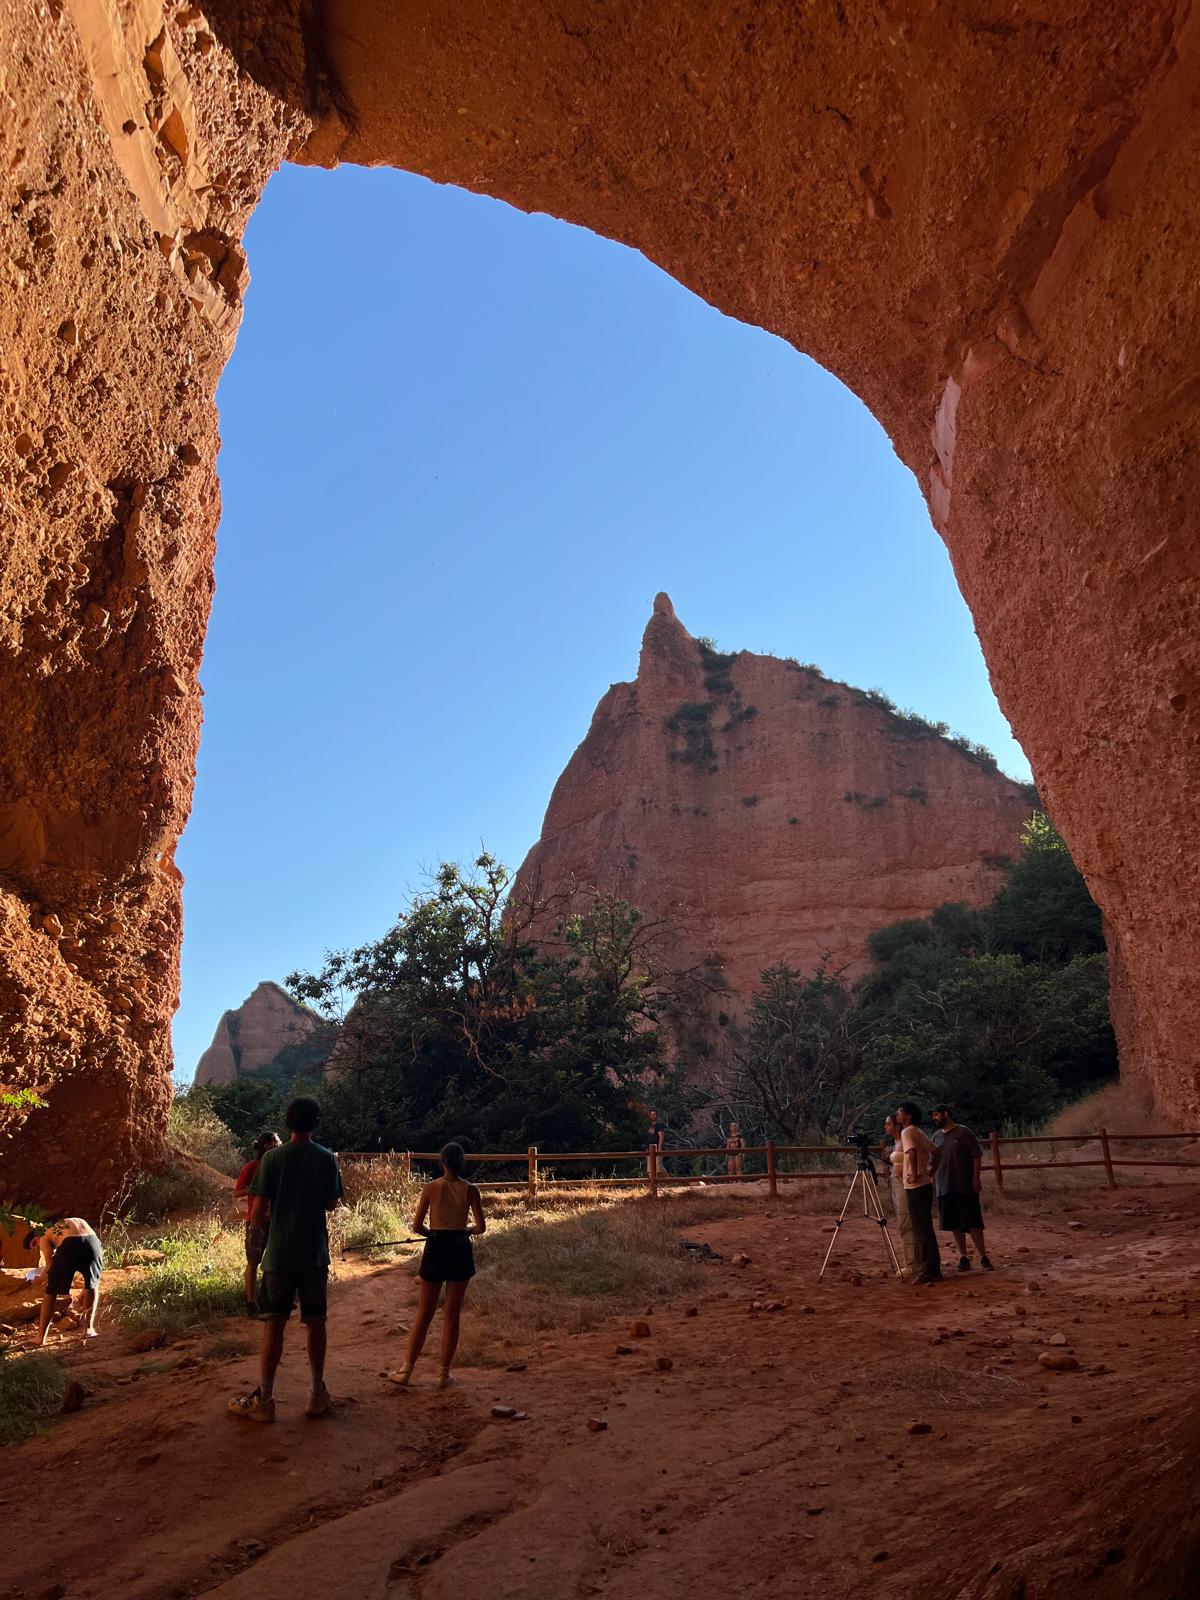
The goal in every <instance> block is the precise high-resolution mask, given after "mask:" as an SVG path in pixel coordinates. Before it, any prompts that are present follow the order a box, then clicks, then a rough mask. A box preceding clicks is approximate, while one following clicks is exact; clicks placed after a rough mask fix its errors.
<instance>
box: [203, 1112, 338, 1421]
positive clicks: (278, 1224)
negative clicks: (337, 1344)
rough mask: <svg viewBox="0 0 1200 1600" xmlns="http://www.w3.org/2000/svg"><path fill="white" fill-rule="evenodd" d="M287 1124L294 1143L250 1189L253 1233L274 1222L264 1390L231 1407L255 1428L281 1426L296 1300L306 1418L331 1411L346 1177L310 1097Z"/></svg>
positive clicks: (265, 1299) (263, 1167) (266, 1160)
mask: <svg viewBox="0 0 1200 1600" xmlns="http://www.w3.org/2000/svg"><path fill="white" fill-rule="evenodd" d="M283 1120H284V1122H285V1123H286V1124H287V1127H288V1129H289V1131H290V1133H291V1138H290V1140H289V1141H288V1143H287V1144H285V1145H280V1146H278V1147H277V1148H276V1149H274V1150H267V1151H266V1152H265V1153H264V1155H263V1157H262V1159H261V1160H260V1161H259V1164H258V1171H257V1172H256V1173H255V1174H254V1182H253V1183H252V1184H251V1185H250V1195H251V1207H250V1225H251V1227H261V1226H262V1225H263V1224H264V1222H266V1221H267V1217H268V1214H269V1217H270V1221H269V1223H268V1225H267V1227H268V1231H267V1248H266V1249H265V1250H264V1252H263V1258H262V1279H261V1281H260V1283H259V1286H258V1314H259V1317H260V1319H261V1321H262V1325H263V1334H262V1350H261V1353H260V1357H259V1381H258V1387H257V1388H256V1389H255V1390H253V1391H252V1392H251V1393H250V1394H244V1395H239V1396H238V1397H237V1398H236V1399H234V1400H231V1401H230V1402H229V1410H230V1412H231V1414H232V1415H233V1416H235V1417H245V1418H246V1420H247V1421H249V1422H274V1421H275V1374H276V1372H277V1371H278V1370H279V1363H280V1361H281V1360H282V1359H283V1335H284V1330H285V1329H286V1328H287V1324H288V1319H289V1318H290V1317H291V1314H292V1308H293V1306H294V1305H295V1304H296V1300H297V1299H299V1301H300V1321H301V1322H302V1323H303V1324H304V1329H305V1333H306V1334H307V1338H308V1367H309V1373H310V1376H311V1379H312V1382H311V1386H310V1388H309V1394H308V1402H307V1404H306V1405H305V1407H304V1415H305V1416H306V1417H321V1416H324V1414H325V1413H326V1412H327V1411H328V1410H329V1390H328V1389H327V1388H326V1387H325V1342H326V1341H325V1316H326V1309H327V1306H326V1302H327V1297H328V1286H329V1229H328V1226H327V1224H326V1220H325V1219H326V1214H327V1213H328V1212H330V1211H332V1210H333V1208H334V1206H336V1205H337V1203H338V1201H339V1200H340V1199H341V1197H342V1174H341V1170H340V1168H339V1167H338V1159H337V1157H336V1156H335V1155H334V1153H333V1151H332V1150H326V1148H325V1146H324V1145H320V1144H317V1143H316V1141H315V1140H314V1139H313V1134H314V1133H315V1132H316V1129H317V1125H318V1123H319V1122H320V1120H321V1108H320V1106H319V1105H318V1104H317V1102H316V1101H315V1100H310V1099H308V1098H307V1097H306V1096H301V1097H300V1098H299V1099H296V1100H293V1101H292V1102H291V1104H290V1105H289V1106H288V1108H287V1110H286V1111H285V1112H284V1114H283ZM268 1207H269V1208H270V1211H269V1213H268V1209H267V1208H268Z"/></svg>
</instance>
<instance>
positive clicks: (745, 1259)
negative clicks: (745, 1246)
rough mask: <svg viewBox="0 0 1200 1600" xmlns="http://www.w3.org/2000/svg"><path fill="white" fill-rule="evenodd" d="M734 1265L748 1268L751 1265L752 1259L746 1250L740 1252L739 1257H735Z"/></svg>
mask: <svg viewBox="0 0 1200 1600" xmlns="http://www.w3.org/2000/svg"><path fill="white" fill-rule="evenodd" d="M733 1265H734V1266H735V1267H748V1266H750V1265H751V1257H750V1256H748V1255H747V1254H746V1253H745V1251H744V1250H739V1251H738V1253H737V1255H735V1256H734V1257H733Z"/></svg>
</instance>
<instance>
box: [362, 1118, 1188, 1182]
mask: <svg viewBox="0 0 1200 1600" xmlns="http://www.w3.org/2000/svg"><path fill="white" fill-rule="evenodd" d="M1167 1139H1192V1140H1195V1139H1200V1133H1109V1131H1108V1129H1107V1128H1100V1129H1098V1130H1097V1131H1096V1132H1095V1133H1090V1134H1077V1133H1076V1134H1030V1135H1027V1136H1013V1137H1011V1138H1005V1137H1002V1136H1001V1135H1000V1134H998V1133H993V1134H991V1135H990V1136H989V1139H988V1148H989V1151H990V1156H991V1160H990V1166H991V1170H992V1173H993V1175H994V1177H995V1180H996V1187H997V1188H998V1189H1003V1187H1004V1174H1005V1173H1006V1172H1032V1171H1038V1170H1049V1171H1052V1172H1070V1171H1071V1170H1073V1169H1074V1168H1077V1167H1103V1168H1104V1176H1105V1181H1106V1183H1107V1184H1108V1187H1109V1188H1110V1189H1115V1188H1116V1187H1117V1177H1116V1168H1117V1167H1184V1168H1192V1169H1194V1170H1195V1171H1196V1172H1200V1160H1192V1161H1186V1160H1185V1161H1178V1160H1170V1159H1162V1158H1158V1157H1152V1156H1133V1157H1131V1158H1129V1159H1125V1160H1123V1159H1121V1157H1120V1156H1119V1155H1114V1154H1113V1151H1112V1147H1113V1145H1114V1144H1141V1143H1143V1142H1147V1141H1151V1140H1153V1141H1161V1140H1167ZM1093 1141H1094V1142H1097V1143H1099V1145H1100V1152H1101V1153H1100V1155H1099V1156H1096V1157H1084V1158H1083V1159H1082V1160H1079V1161H1022V1160H1015V1161H1005V1160H1004V1159H1003V1149H1004V1147H1005V1146H1011V1145H1043V1144H1049V1145H1055V1144H1081V1143H1091V1142H1093ZM729 1153H730V1152H728V1151H727V1150H726V1149H725V1148H724V1147H723V1146H722V1147H719V1148H713V1149H706V1150H684V1149H671V1150H666V1151H658V1150H656V1149H655V1148H654V1146H653V1145H651V1146H649V1147H648V1148H647V1149H645V1150H559V1151H553V1152H551V1151H543V1150H539V1149H538V1147H537V1145H532V1144H531V1145H530V1146H529V1148H528V1149H527V1150H523V1151H510V1152H508V1153H500V1154H497V1153H495V1152H491V1151H488V1152H483V1153H479V1154H476V1153H475V1152H474V1151H468V1152H467V1162H468V1165H470V1166H478V1165H480V1164H481V1163H482V1164H488V1163H490V1164H492V1165H503V1166H509V1167H517V1168H520V1169H522V1176H520V1177H515V1176H514V1177H501V1178H495V1179H491V1180H486V1179H485V1180H484V1181H482V1182H481V1183H480V1184H479V1185H478V1187H479V1188H481V1189H519V1188H524V1189H525V1190H526V1192H527V1193H528V1194H529V1196H530V1197H531V1198H532V1197H533V1196H535V1195H536V1194H537V1193H538V1190H539V1188H541V1189H546V1188H555V1189H563V1188H565V1189H569V1188H579V1187H584V1186H586V1187H589V1188H626V1189H637V1188H644V1189H645V1190H646V1192H647V1193H648V1194H650V1195H657V1194H658V1191H659V1189H660V1188H674V1187H675V1186H676V1185H681V1184H689V1183H702V1184H721V1183H765V1184H766V1186H767V1194H768V1196H769V1197H770V1198H772V1199H773V1198H774V1197H775V1196H776V1195H777V1194H778V1193H779V1185H780V1184H781V1183H795V1182H797V1181H800V1180H803V1179H806V1178H807V1179H814V1178H815V1179H825V1180H826V1181H828V1180H829V1179H830V1178H837V1177H839V1176H841V1175H842V1174H843V1173H844V1172H845V1168H844V1166H842V1165H841V1164H840V1161H839V1164H838V1165H836V1166H810V1167H807V1168H804V1169H801V1170H795V1169H794V1168H792V1169H789V1168H788V1167H787V1166H786V1165H785V1164H783V1163H785V1162H786V1161H787V1159H788V1158H791V1157H796V1156H800V1157H807V1158H811V1157H818V1158H823V1159H825V1160H829V1158H831V1157H834V1158H844V1157H846V1156H852V1155H854V1154H855V1151H854V1148H853V1147H852V1146H848V1145H837V1144H833V1145H831V1144H776V1143H775V1142H774V1141H773V1140H770V1139H768V1140H767V1142H766V1144H762V1145H750V1146H747V1147H746V1148H745V1149H744V1150H741V1151H738V1152H737V1154H738V1155H740V1156H742V1157H743V1158H745V1157H748V1156H762V1157H764V1158H765V1160H764V1164H763V1170H762V1171H761V1172H745V1173H734V1174H728V1173H725V1172H718V1173H708V1174H704V1173H680V1172H671V1171H669V1170H668V1167H667V1163H668V1162H672V1161H673V1162H684V1161H694V1160H711V1159H713V1158H714V1157H716V1158H718V1159H719V1160H721V1161H725V1160H726V1158H727V1157H728V1155H729ZM871 1153H872V1154H873V1155H874V1156H876V1157H877V1158H879V1159H885V1158H886V1154H885V1150H884V1147H883V1146H882V1145H876V1146H874V1147H872V1152H871ZM339 1154H340V1158H341V1160H342V1161H350V1162H374V1161H392V1162H399V1164H400V1166H401V1169H402V1170H403V1171H404V1172H405V1173H411V1172H412V1169H413V1166H414V1164H416V1165H422V1164H424V1165H433V1166H436V1165H437V1163H438V1160H439V1157H438V1153H437V1152H436V1151H431V1150H382V1151H381V1150H343V1151H341V1152H339ZM634 1161H636V1162H638V1163H639V1164H644V1166H645V1171H644V1172H643V1173H639V1174H638V1175H637V1176H636V1177H618V1176H616V1175H613V1174H610V1175H608V1176H603V1177H599V1176H596V1175H591V1176H588V1177H583V1178H560V1177H559V1176H558V1175H557V1172H556V1171H555V1170H554V1169H556V1168H557V1167H559V1166H561V1165H562V1164H563V1163H569V1162H580V1163H586V1164H589V1165H591V1166H593V1167H596V1166H604V1165H610V1164H614V1163H617V1162H634Z"/></svg>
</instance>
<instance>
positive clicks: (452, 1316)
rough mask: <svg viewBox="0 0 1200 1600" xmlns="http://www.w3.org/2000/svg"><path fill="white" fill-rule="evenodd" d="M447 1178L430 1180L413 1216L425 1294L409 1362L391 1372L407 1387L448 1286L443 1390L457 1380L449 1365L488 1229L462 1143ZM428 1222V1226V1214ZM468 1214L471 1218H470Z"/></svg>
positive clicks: (450, 1153) (445, 1158) (448, 1156)
mask: <svg viewBox="0 0 1200 1600" xmlns="http://www.w3.org/2000/svg"><path fill="white" fill-rule="evenodd" d="M441 1162H442V1176H441V1177H440V1178H435V1179H434V1181H433V1182H432V1183H427V1184H426V1185H425V1187H424V1188H423V1189H422V1190H421V1197H420V1199H419V1200H418V1201H417V1214H416V1216H415V1217H414V1218H413V1232H414V1233H419V1234H421V1235H422V1236H423V1237H424V1239H425V1249H424V1250H423V1252H422V1254H421V1270H420V1272H419V1274H418V1285H419V1288H420V1293H421V1298H420V1302H419V1304H418V1306H417V1317H416V1321H415V1322H414V1323H413V1325H412V1332H411V1333H410V1334H409V1336H408V1349H407V1350H406V1351H405V1353H404V1365H403V1366H402V1367H401V1368H400V1370H399V1372H393V1373H392V1374H391V1378H392V1382H393V1383H398V1384H400V1385H401V1387H403V1386H404V1385H405V1384H407V1383H408V1380H409V1378H410V1377H411V1376H412V1369H413V1367H414V1366H415V1365H416V1361H417V1357H418V1356H419V1355H420V1354H421V1350H422V1348H423V1346H424V1344H425V1335H426V1334H427V1333H428V1332H429V1325H430V1323H431V1322H432V1321H433V1318H434V1313H435V1312H436V1311H437V1303H438V1296H439V1294H440V1293H441V1289H442V1285H443V1284H445V1285H446V1303H445V1306H444V1307H443V1309H442V1375H441V1377H440V1378H439V1380H438V1388H439V1389H448V1388H449V1387H450V1384H451V1383H452V1381H453V1380H452V1379H451V1377H450V1363H451V1362H452V1361H453V1360H454V1352H455V1351H456V1350H457V1349H458V1325H459V1318H460V1316H461V1314H462V1304H463V1300H464V1299H465V1298H466V1293H467V1285H468V1283H470V1281H471V1279H472V1278H473V1277H474V1276H475V1254H474V1251H473V1250H472V1249H471V1238H472V1236H473V1235H475V1236H477V1235H479V1234H481V1233H483V1232H484V1230H485V1228H486V1227H487V1223H486V1222H485V1221H484V1217H483V1201H482V1200H481V1199H480V1198H479V1190H478V1189H477V1188H476V1187H475V1185H474V1184H473V1183H467V1181H466V1180H465V1179H464V1177H463V1171H464V1169H465V1167H466V1164H467V1158H466V1156H465V1155H464V1154H463V1148H462V1145H460V1144H448V1145H447V1146H446V1148H445V1149H444V1150H443V1151H442V1154H441ZM426 1216H428V1218H429V1223H428V1225H426V1222H425V1218H426ZM468 1218H470V1219H471V1220H469V1221H468Z"/></svg>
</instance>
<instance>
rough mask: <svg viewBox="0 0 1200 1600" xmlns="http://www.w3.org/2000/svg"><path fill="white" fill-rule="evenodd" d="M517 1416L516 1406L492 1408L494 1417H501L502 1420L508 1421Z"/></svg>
mask: <svg viewBox="0 0 1200 1600" xmlns="http://www.w3.org/2000/svg"><path fill="white" fill-rule="evenodd" d="M516 1414H517V1408H516V1406H493V1407H492V1415H493V1416H494V1417H500V1418H502V1419H505V1420H507V1419H511V1418H512V1417H515V1416H516Z"/></svg>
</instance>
